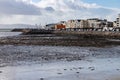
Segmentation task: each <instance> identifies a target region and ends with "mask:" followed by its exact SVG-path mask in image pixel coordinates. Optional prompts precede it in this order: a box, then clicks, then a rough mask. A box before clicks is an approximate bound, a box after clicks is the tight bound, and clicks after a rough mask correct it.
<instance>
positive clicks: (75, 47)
mask: <svg viewBox="0 0 120 80" xmlns="http://www.w3.org/2000/svg"><path fill="white" fill-rule="evenodd" d="M119 43H120V41H119V39H109V38H98V37H96V38H93V37H86V36H84V37H83V36H81V37H78V36H75V35H65V36H63V35H55V34H45V35H44V34H40V35H21V34H16V35H11V36H10V35H9V36H2V37H0V79H1V80H119V79H120V77H119V76H120V63H119V60H120V46H119Z"/></svg>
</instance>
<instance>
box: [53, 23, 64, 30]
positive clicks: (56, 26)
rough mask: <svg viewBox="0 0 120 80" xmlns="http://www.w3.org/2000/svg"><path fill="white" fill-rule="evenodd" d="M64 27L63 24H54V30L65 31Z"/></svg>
mask: <svg viewBox="0 0 120 80" xmlns="http://www.w3.org/2000/svg"><path fill="white" fill-rule="evenodd" d="M65 28H66V26H65V25H64V24H56V25H55V30H60V29H65Z"/></svg>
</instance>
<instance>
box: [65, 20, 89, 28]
mask: <svg viewBox="0 0 120 80" xmlns="http://www.w3.org/2000/svg"><path fill="white" fill-rule="evenodd" d="M88 26H89V25H88V21H87V20H80V19H76V20H68V21H67V25H66V28H86V27H88Z"/></svg>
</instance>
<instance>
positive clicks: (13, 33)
mask: <svg viewBox="0 0 120 80" xmlns="http://www.w3.org/2000/svg"><path fill="white" fill-rule="evenodd" d="M20 34H21V32H0V37H9V36H17V35H20Z"/></svg>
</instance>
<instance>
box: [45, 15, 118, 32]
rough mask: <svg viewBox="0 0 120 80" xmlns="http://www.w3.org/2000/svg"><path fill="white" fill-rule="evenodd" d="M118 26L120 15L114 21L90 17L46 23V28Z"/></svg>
mask: <svg viewBox="0 0 120 80" xmlns="http://www.w3.org/2000/svg"><path fill="white" fill-rule="evenodd" d="M117 27H120V15H119V16H118V18H117V19H116V21H114V22H112V21H107V19H99V18H91V19H86V20H82V19H76V20H68V21H60V22H59V23H56V24H47V25H46V26H45V28H46V29H55V30H61V29H85V28H86V29H104V30H106V29H112V28H117Z"/></svg>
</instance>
